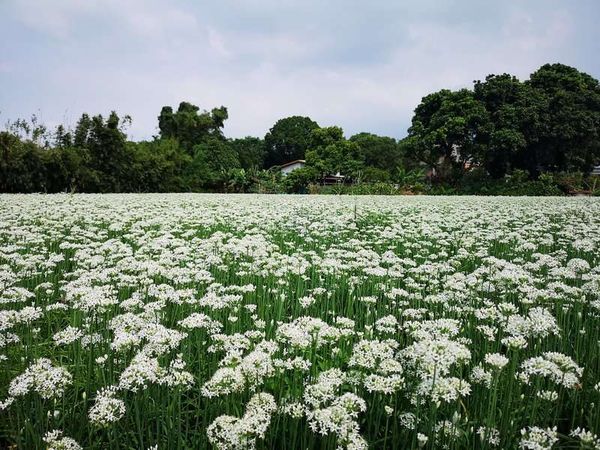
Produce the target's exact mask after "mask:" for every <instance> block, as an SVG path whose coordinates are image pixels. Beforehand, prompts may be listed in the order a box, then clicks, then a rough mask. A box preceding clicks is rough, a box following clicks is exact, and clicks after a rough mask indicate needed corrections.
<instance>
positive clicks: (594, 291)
mask: <svg viewBox="0 0 600 450" xmlns="http://www.w3.org/2000/svg"><path fill="white" fill-rule="evenodd" d="M599 260H600V201H599V200H596V199H591V198H570V199H565V198H485V197H478V198H476V197H462V198H461V197H453V198H431V197H360V198H354V197H334V196H327V197H318V196H308V197H306V196H266V195H265V196H252V195H248V196H243V195H237V196H236V195H191V194H190V195H187V194H181V195H56V196H43V195H31V196H25V195H17V196H0V302H1V303H0V347H1V348H0V355H1V356H0V447H1V448H22V449H38V448H51V449H77V448H80V447H82V448H86V449H87V448H90V449H92V448H93V449H107V448H111V449H113V448H114V449H116V448H120V449H121V448H122V449H143V450H146V449H161V450H162V449H176V448H177V449H179V448H182V449H185V448H189V449H204V448H218V449H245V448H258V449H307V448H308V449H312V448H317V449H336V448H341V449H346V448H347V449H366V448H370V449H381V448H387V449H392V448H447V449H466V448H475V449H478V448H481V449H484V448H498V449H517V448H523V449H545V448H596V449H599V448H600V437H599V436H598V435H600V264H599Z"/></svg>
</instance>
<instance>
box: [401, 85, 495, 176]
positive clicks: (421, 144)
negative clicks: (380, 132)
mask: <svg viewBox="0 0 600 450" xmlns="http://www.w3.org/2000/svg"><path fill="white" fill-rule="evenodd" d="M489 122H490V121H489V115H488V112H487V111H486V109H485V106H484V105H483V104H482V103H481V102H480V101H478V100H477V99H476V98H475V97H474V95H473V92H472V91H469V90H467V89H461V90H459V91H449V90H446V89H444V90H441V91H438V92H435V93H433V94H430V95H428V96H426V97H424V98H423V100H422V101H421V103H420V104H419V106H417V108H416V109H415V115H414V117H413V119H412V125H411V127H410V128H409V130H408V133H409V138H410V139H409V141H408V142H409V143H410V144H411V145H410V147H409V148H410V151H411V153H412V155H413V156H414V157H415V158H417V159H418V160H420V161H422V162H424V163H426V164H427V165H428V166H429V167H430V168H431V169H433V171H434V173H436V175H437V176H438V177H445V176H452V177H460V176H461V175H462V173H463V172H464V167H465V165H466V163H474V162H478V161H480V160H481V159H482V152H483V150H484V147H483V145H482V142H484V141H485V139H484V138H483V135H485V134H487V133H489Z"/></svg>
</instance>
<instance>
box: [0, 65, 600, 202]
mask: <svg viewBox="0 0 600 450" xmlns="http://www.w3.org/2000/svg"><path fill="white" fill-rule="evenodd" d="M227 118H228V111H227V108H226V107H224V106H221V107H216V108H212V109H211V110H210V111H206V110H201V109H200V107H199V106H196V105H194V104H192V103H189V102H186V101H183V102H181V103H180V104H179V106H178V107H177V110H175V111H174V109H173V107H171V106H164V107H163V108H162V109H161V111H160V114H159V116H158V129H159V135H158V136H156V137H154V138H153V139H151V140H145V141H140V142H133V141H128V140H127V135H126V131H127V128H128V126H129V124H130V123H131V118H130V117H129V116H122V117H120V116H119V115H117V113H116V112H114V111H113V112H111V113H110V114H109V115H108V116H102V115H95V116H91V115H88V114H82V116H81V117H80V119H79V120H78V121H77V124H76V126H75V127H74V129H70V128H67V127H65V126H63V125H59V126H57V128H56V129H55V130H49V129H48V128H47V127H46V126H45V125H44V124H42V123H40V121H39V119H38V118H37V117H36V116H35V115H34V116H32V117H31V119H30V120H23V119H18V120H15V121H13V122H9V123H7V125H6V129H5V131H2V132H0V192H185V191H194V192H196V191H198V192H269V193H273V192H313V191H315V192H316V191H323V192H346V191H348V192H351V191H357V192H362V191H365V192H367V191H373V192H376V191H377V192H379V191H381V192H383V191H385V192H388V187H391V188H390V189H389V192H397V191H399V192H404V193H420V192H428V193H432V194H436V193H440V192H441V193H446V194H460V193H465V194H490V195H491V194H499V195H517V194H519V195H520V194H539V195H550V194H576V193H583V194H591V195H594V194H596V193H597V192H598V190H599V189H600V187H599V186H598V184H599V183H598V181H597V180H598V178H590V177H589V176H588V175H587V174H589V173H590V171H591V169H592V167H593V166H594V165H597V164H600V85H599V83H598V80H596V79H594V78H593V77H591V76H590V75H588V74H585V73H583V72H580V71H578V70H577V69H575V68H572V67H568V66H565V65H562V64H546V65H544V66H542V67H540V68H539V69H538V70H537V71H535V72H534V73H533V74H531V76H530V78H529V79H528V80H525V81H520V80H519V79H518V78H516V77H515V76H512V75H510V74H506V73H505V74H500V75H488V76H487V77H486V78H485V79H484V80H477V81H475V82H474V84H473V89H460V90H457V91H452V90H448V89H442V90H440V91H438V92H434V93H432V94H429V95H427V96H425V97H423V99H422V100H421V102H420V104H419V105H417V107H416V109H415V112H414V116H413V119H412V123H411V126H410V128H409V130H408V136H406V137H405V138H404V139H401V140H399V141H396V140H395V139H393V138H391V137H386V136H377V135H375V134H371V133H358V134H355V135H354V136H352V137H350V138H349V139H346V138H345V137H344V135H343V131H342V129H341V128H340V127H336V126H332V127H324V128H320V127H319V125H318V124H317V123H316V122H315V121H313V120H312V119H310V118H309V117H302V116H291V117H286V118H283V119H280V120H278V121H277V122H276V123H275V124H274V125H273V126H272V127H271V129H270V130H269V132H268V133H267V134H266V135H265V137H264V139H261V138H259V137H252V136H247V137H244V138H236V139H227V138H226V137H225V135H224V133H223V129H224V126H225V122H226V120H227ZM399 132H400V130H399ZM296 159H304V160H306V168H305V170H302V171H300V172H297V171H296V172H297V173H296V172H293V174H290V175H288V176H287V177H282V176H281V173H279V170H278V168H277V167H278V166H279V165H281V164H284V163H287V162H290V161H292V160H296ZM263 169H271V170H270V171H268V172H266V171H263ZM338 173H339V174H340V175H342V176H343V178H342V179H343V183H342V184H344V186H335V187H332V188H322V189H321V188H320V187H319V185H320V184H326V183H327V182H331V181H330V180H331V177H332V176H334V175H336V174H338ZM576 174H580V175H576ZM327 180H329V181H327ZM338 184H339V183H338ZM350 184H352V185H357V186H360V187H355V188H354V187H347V186H346V185H350ZM364 184H366V186H362V185H364ZM384 185H386V186H387V187H386V188H383V187H382V186H384ZM374 186H379V187H378V188H374Z"/></svg>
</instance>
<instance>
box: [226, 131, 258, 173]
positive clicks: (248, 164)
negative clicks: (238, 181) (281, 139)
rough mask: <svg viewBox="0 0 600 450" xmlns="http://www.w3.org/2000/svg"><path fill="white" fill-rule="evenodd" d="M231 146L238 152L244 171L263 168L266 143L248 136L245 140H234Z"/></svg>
mask: <svg viewBox="0 0 600 450" xmlns="http://www.w3.org/2000/svg"><path fill="white" fill-rule="evenodd" d="M230 145H231V147H232V148H233V149H234V151H235V152H236V154H237V157H238V160H239V162H240V165H241V167H242V168H243V169H246V170H250V169H260V168H262V167H263V165H264V160H265V142H264V141H263V140H262V139H260V138H256V137H251V136H246V137H245V138H240V139H232V140H231V141H230Z"/></svg>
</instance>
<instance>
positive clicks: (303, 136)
mask: <svg viewBox="0 0 600 450" xmlns="http://www.w3.org/2000/svg"><path fill="white" fill-rule="evenodd" d="M317 128H319V125H318V124H317V123H316V122H315V121H313V120H311V119H310V118H309V117H301V116H292V117H286V118H285V119H280V120H278V121H277V122H276V123H275V125H273V127H272V128H271V129H270V130H269V132H268V133H267V134H266V135H265V148H266V155H265V168H269V167H271V166H276V165H281V164H285V163H287V162H289V161H294V160H296V159H305V155H306V150H307V149H308V148H309V145H310V142H311V132H312V131H313V130H315V129H317Z"/></svg>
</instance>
